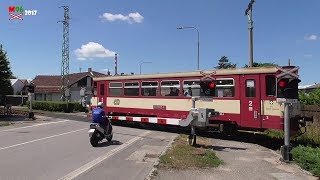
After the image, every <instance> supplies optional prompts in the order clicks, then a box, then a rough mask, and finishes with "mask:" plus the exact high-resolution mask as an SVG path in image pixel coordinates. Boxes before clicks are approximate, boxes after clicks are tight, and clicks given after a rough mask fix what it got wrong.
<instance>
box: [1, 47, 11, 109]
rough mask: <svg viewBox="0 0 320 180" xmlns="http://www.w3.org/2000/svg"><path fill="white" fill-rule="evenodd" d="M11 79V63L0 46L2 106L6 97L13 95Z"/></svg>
mask: <svg viewBox="0 0 320 180" xmlns="http://www.w3.org/2000/svg"><path fill="white" fill-rule="evenodd" d="M10 77H12V72H11V70H10V62H9V59H8V57H7V53H6V52H4V50H3V49H2V44H0V84H1V85H0V105H3V103H4V97H5V95H8V94H13V89H12V87H11V83H10Z"/></svg>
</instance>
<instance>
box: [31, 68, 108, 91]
mask: <svg viewBox="0 0 320 180" xmlns="http://www.w3.org/2000/svg"><path fill="white" fill-rule="evenodd" d="M88 76H89V77H103V76H107V75H106V74H102V73H99V72H95V71H92V72H83V73H74V74H69V82H70V83H69V85H70V86H71V85H73V84H75V83H76V82H78V81H79V80H81V79H83V78H84V77H88ZM32 83H33V84H34V85H35V86H36V87H35V92H36V93H48V92H51V93H59V92H60V86H61V76H50V75H38V76H36V77H35V78H34V79H33V80H32Z"/></svg>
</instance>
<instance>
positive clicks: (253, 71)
mask: <svg viewBox="0 0 320 180" xmlns="http://www.w3.org/2000/svg"><path fill="white" fill-rule="evenodd" d="M277 71H278V69H277V67H252V68H241V69H219V70H204V71H189V72H173V73H157V74H137V75H123V76H120V75H118V76H106V77H95V78H93V80H94V81H104V80H125V79H128V80H130V79H157V78H179V77H197V76H200V77H201V76H203V75H202V74H201V73H205V74H210V73H213V72H215V75H233V74H265V73H276V72H277Z"/></svg>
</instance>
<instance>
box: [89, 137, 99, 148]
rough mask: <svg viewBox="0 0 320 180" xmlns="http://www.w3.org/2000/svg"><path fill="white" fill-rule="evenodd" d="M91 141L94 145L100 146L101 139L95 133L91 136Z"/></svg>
mask: <svg viewBox="0 0 320 180" xmlns="http://www.w3.org/2000/svg"><path fill="white" fill-rule="evenodd" d="M90 143H91V145H92V147H97V146H98V144H99V139H98V137H97V136H96V135H95V134H93V135H92V136H91V138H90Z"/></svg>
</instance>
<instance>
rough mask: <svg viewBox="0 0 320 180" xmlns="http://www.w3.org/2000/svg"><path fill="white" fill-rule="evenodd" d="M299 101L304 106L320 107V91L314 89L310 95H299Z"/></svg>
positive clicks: (301, 93)
mask: <svg viewBox="0 0 320 180" xmlns="http://www.w3.org/2000/svg"><path fill="white" fill-rule="evenodd" d="M299 100H300V102H301V103H303V104H305V105H320V89H316V90H314V91H312V92H310V93H308V94H307V93H303V92H300V93H299Z"/></svg>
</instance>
